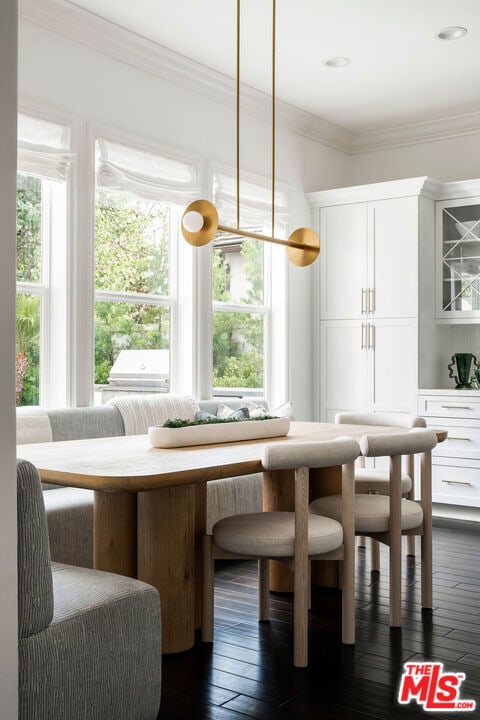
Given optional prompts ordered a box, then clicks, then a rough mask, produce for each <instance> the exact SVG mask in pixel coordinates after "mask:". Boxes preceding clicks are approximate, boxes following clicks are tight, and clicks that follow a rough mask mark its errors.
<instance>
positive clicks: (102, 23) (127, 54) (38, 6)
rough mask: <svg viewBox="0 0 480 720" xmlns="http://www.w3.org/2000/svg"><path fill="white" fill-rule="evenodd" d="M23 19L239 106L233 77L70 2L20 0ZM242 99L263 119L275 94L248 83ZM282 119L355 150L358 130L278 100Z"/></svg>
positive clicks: (314, 136)
mask: <svg viewBox="0 0 480 720" xmlns="http://www.w3.org/2000/svg"><path fill="white" fill-rule="evenodd" d="M19 17H20V19H21V20H23V21H25V22H28V23H31V24H34V25H37V26H38V27H41V28H43V29H45V30H48V31H50V32H54V33H56V34H58V35H61V36H62V37H65V38H67V39H68V40H71V41H72V42H75V43H79V44H81V45H84V46H86V47H88V48H90V49H91V50H94V51H96V52H100V53H102V54H104V55H108V56H109V57H112V58H114V59H115V60H118V61H120V62H122V63H125V64H128V65H131V66H132V67H135V68H137V69H139V70H142V71H144V72H147V73H149V74H151V75H154V76H155V77H159V78H162V80H165V81H167V82H169V83H173V84H174V85H178V86H181V87H183V88H185V89H187V90H189V91H193V92H196V93H200V94H201V95H203V96H207V97H209V98H211V99H212V100H214V101H216V102H219V103H222V104H224V105H228V106H229V107H234V105H235V100H236V83H235V80H234V79H233V78H230V77H228V76H227V75H224V74H222V73H220V72H218V71H216V70H212V69H211V68H208V67H206V66H205V65H202V64H200V63H197V62H195V61H193V60H190V59H189V58H187V57H185V56H183V55H180V54H179V53H176V52H174V51H173V50H169V49H168V48H165V47H162V46H161V45H158V44H157V43H154V42H152V41H151V40H148V39H146V38H144V37H142V36H140V35H137V34H135V33H133V32H131V31H129V30H126V29H125V28H122V27H120V26H118V25H115V24H114V23H112V22H109V21H108V20H104V19H103V18H101V17H99V16H98V15H95V14H94V13H91V12H89V11H87V10H84V9H83V8H79V7H77V6H75V5H73V4H71V3H70V2H68V0H65V1H63V2H59V1H58V0H20V2H19ZM241 102H242V111H244V112H247V113H250V114H251V115H254V116H256V117H261V118H262V119H263V118H264V117H265V110H266V108H268V107H270V105H271V98H270V96H268V95H266V94H265V93H262V92H260V91H258V90H255V89H254V88H252V87H250V86H242V98H241ZM276 120H277V124H278V126H280V127H283V128H285V129H288V130H291V131H292V132H294V133H296V134H298V135H301V136H303V137H305V138H307V139H310V140H313V141H315V142H320V143H322V144H324V145H328V146H330V147H332V148H334V149H336V150H340V151H342V152H345V153H350V150H351V147H352V143H353V140H354V135H353V133H350V132H348V131H347V130H344V129H343V128H340V127H338V126H336V125H334V124H332V123H329V122H327V121H326V120H323V119H322V118H319V117H317V116H316V115H313V114H311V113H307V112H305V111H303V110H300V109H299V108H296V107H294V106H292V105H289V104H288V103H285V102H282V101H281V100H277V103H276Z"/></svg>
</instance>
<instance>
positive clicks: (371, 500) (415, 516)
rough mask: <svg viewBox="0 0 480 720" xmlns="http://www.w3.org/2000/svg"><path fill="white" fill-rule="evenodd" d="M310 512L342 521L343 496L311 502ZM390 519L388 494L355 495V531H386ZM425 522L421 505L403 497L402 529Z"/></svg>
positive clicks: (409, 528) (332, 496)
mask: <svg viewBox="0 0 480 720" xmlns="http://www.w3.org/2000/svg"><path fill="white" fill-rule="evenodd" d="M310 512H312V513H318V514H319V515H325V516H326V517H331V518H334V519H335V520H338V521H339V522H341V519H342V497H341V495H328V496H327V497H323V498H318V500H314V501H313V502H312V503H311V504H310ZM389 519H390V498H389V497H387V496H386V495H355V532H356V533H357V534H359V535H361V534H362V533H365V534H368V533H369V532H386V531H387V530H388V523H389ZM422 522H423V512H422V508H421V507H420V505H419V504H418V503H416V502H413V501H412V500H405V499H404V498H403V499H402V530H411V529H412V528H416V527H419V526H420V525H421V524H422Z"/></svg>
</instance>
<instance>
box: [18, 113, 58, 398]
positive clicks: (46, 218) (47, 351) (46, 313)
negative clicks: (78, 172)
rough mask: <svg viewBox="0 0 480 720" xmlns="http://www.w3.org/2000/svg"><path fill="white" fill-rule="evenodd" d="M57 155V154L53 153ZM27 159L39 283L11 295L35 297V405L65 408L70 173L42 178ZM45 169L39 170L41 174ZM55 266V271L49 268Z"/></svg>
mask: <svg viewBox="0 0 480 720" xmlns="http://www.w3.org/2000/svg"><path fill="white" fill-rule="evenodd" d="M19 112H20V113H22V114H25V115H30V116H31V117H36V118H38V119H40V120H45V121H48V122H54V123H57V124H61V125H64V126H66V127H68V128H69V130H70V132H71V127H70V123H69V119H68V118H65V117H63V116H61V117H60V116H55V115H54V114H52V113H45V112H42V111H39V110H38V108H33V107H30V106H25V105H23V106H21V107H19ZM59 152H60V154H62V153H63V151H62V150H60V151H59ZM32 158H34V154H32V155H31V167H30V168H29V169H24V168H22V167H19V168H18V173H19V174H22V175H25V176H27V177H32V176H33V177H38V178H39V179H40V180H41V182H42V208H41V217H42V228H41V243H42V267H41V281H40V282H39V283H26V282H22V281H18V282H17V284H16V290H17V293H21V294H23V293H27V294H31V295H38V296H40V298H41V308H40V328H41V329H40V373H39V385H40V387H39V403H40V405H44V406H47V405H50V406H52V405H60V406H62V405H66V404H67V402H68V391H67V385H68V373H69V362H68V361H69V356H68V353H66V352H65V347H66V345H67V337H68V333H69V329H68V322H67V316H66V313H67V312H68V298H67V287H68V275H69V273H68V248H69V243H70V233H69V228H68V225H67V217H68V211H67V203H68V198H69V193H70V169H69V168H67V170H66V177H65V180H62V181H58V180H55V179H53V178H52V179H50V178H46V177H45V176H44V172H43V171H42V163H41V160H40V161H39V172H38V173H35V168H34V163H33V160H32ZM44 169H45V168H43V170H44ZM54 267H55V268H57V267H58V268H59V269H58V270H56V269H55V270H54Z"/></svg>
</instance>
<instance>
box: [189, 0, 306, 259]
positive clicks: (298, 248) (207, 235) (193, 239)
mask: <svg viewBox="0 0 480 720" xmlns="http://www.w3.org/2000/svg"><path fill="white" fill-rule="evenodd" d="M275 26H276V0H272V235H271V236H269V235H260V234H259V233H253V232H250V231H248V230H242V229H241V228H240V0H237V90H236V95H237V98H236V99H237V105H236V115H237V148H236V155H237V175H236V181H237V226H236V227H235V228H232V227H228V226H227V225H220V224H219V222H218V212H217V209H216V207H215V205H213V203H211V202H210V201H209V200H195V201H194V202H192V203H190V205H189V206H188V207H187V208H186V210H185V212H184V213H183V215H182V235H183V237H184V238H185V240H186V241H187V242H188V243H190V245H194V246H195V247H201V246H202V245H207V244H208V243H209V242H210V241H211V240H212V239H213V237H214V236H215V234H216V233H217V231H218V230H221V231H223V232H226V233H229V234H234V235H240V236H242V237H248V238H254V239H255V240H262V241H264V242H265V241H266V242H271V243H275V244H276V245H285V246H286V248H287V256H288V259H289V260H290V262H292V263H293V264H294V265H298V266H300V267H305V266H306V265H311V263H313V262H314V260H316V258H317V256H318V254H319V252H320V238H319V237H318V235H317V233H316V232H315V231H314V230H312V229H311V228H305V227H302V228H298V229H297V230H295V231H294V232H293V233H292V234H291V235H290V237H289V238H288V240H280V239H278V238H276V237H274V233H275V39H276V38H275V32H276V30H275Z"/></svg>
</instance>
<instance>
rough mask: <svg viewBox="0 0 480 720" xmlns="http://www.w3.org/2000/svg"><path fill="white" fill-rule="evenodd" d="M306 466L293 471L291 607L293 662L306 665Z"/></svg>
mask: <svg viewBox="0 0 480 720" xmlns="http://www.w3.org/2000/svg"><path fill="white" fill-rule="evenodd" d="M308 500H309V497H308V468H305V467H302V468H298V469H297V470H296V471H295V555H294V601H293V602H294V608H293V664H294V665H295V666H296V667H306V666H307V664H308V605H309V571H308V567H309V558H308Z"/></svg>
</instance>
